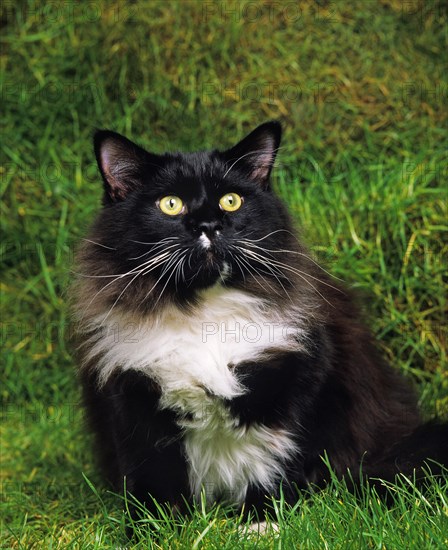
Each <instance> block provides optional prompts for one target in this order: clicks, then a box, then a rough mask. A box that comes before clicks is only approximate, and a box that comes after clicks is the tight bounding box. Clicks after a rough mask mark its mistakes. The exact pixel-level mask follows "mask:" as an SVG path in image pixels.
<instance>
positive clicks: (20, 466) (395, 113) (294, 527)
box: [0, 0, 448, 549]
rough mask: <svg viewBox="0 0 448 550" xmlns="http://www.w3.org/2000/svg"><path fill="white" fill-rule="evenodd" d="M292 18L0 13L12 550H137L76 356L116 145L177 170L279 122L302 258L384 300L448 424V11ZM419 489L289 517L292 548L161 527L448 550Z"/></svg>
mask: <svg viewBox="0 0 448 550" xmlns="http://www.w3.org/2000/svg"><path fill="white" fill-rule="evenodd" d="M285 5H288V6H289V8H288V9H286V8H285V7H284V6H285ZM285 5H283V4H282V3H280V2H264V3H262V4H255V3H254V2H248V1H246V2H238V3H236V2H224V3H211V2H202V3H201V2H199V1H194V2H158V1H154V2H149V1H148V2H143V1H142V2H138V3H137V4H125V3H122V2H108V3H107V4H106V3H101V2H95V3H92V2H89V3H84V4H82V3H81V4H80V5H78V4H77V3H71V2H61V3H56V2H55V3H44V2H42V3H40V2H12V1H8V0H6V1H5V2H3V5H2V18H1V21H2V25H3V32H2V38H1V40H2V52H1V57H0V59H1V63H2V69H3V70H2V83H1V85H2V100H3V104H4V109H3V116H2V123H3V130H2V140H1V142H2V143H1V146H2V157H1V168H0V170H1V173H0V184H1V194H2V201H1V205H0V208H1V211H0V212H1V222H2V236H3V239H2V248H1V260H2V333H1V339H2V345H3V357H2V371H3V372H2V386H1V390H0V391H1V397H2V409H1V411H2V445H1V458H2V466H1V480H2V481H1V483H2V485H1V495H2V502H1V506H2V516H3V522H2V532H1V544H0V546H1V547H2V548H10V547H12V548H119V547H126V546H128V547H130V544H129V543H127V542H126V539H125V537H124V517H125V515H124V514H123V511H122V510H123V509H124V508H125V505H124V503H123V501H122V500H121V499H120V498H119V497H117V496H113V495H111V494H109V493H108V492H107V491H106V490H105V489H104V488H103V486H102V484H101V480H100V476H99V473H98V472H97V471H96V469H95V467H94V464H93V461H92V455H91V447H90V444H91V439H90V436H89V435H87V434H86V433H85V431H84V429H83V427H82V413H81V411H80V410H79V406H78V402H79V388H78V385H77V383H76V377H75V366H74V363H73V359H72V358H71V356H70V349H69V346H68V344H67V341H68V338H69V336H70V330H71V329H70V324H69V317H68V311H67V305H66V289H67V286H68V284H69V282H70V279H71V274H70V266H71V262H72V259H73V251H74V246H75V243H76V242H77V241H78V240H79V239H80V238H81V237H82V236H83V235H84V234H85V232H86V229H87V227H88V225H89V223H90V222H91V220H92V218H93V216H94V213H95V211H97V209H98V207H99V200H100V196H101V186H100V182H99V177H98V175H97V170H96V166H95V163H94V157H93V153H92V145H91V135H92V132H93V130H94V128H97V127H98V128H101V127H109V128H111V129H115V130H117V131H120V132H123V133H126V134H127V135H129V136H130V137H132V138H134V139H135V140H137V141H139V142H140V143H142V144H143V145H145V146H147V147H148V148H151V149H153V150H154V151H158V152H160V151H164V150H166V149H171V150H174V149H182V150H194V149H197V148H206V147H216V146H218V147H227V146H230V145H232V144H233V143H234V142H235V141H236V140H237V139H239V138H240V137H241V136H242V135H244V133H245V132H247V131H248V130H250V129H251V128H252V127H254V126H256V125H257V124H258V123H260V122H262V121H264V120H266V119H271V118H278V119H280V120H281V121H282V122H283V125H284V128H285V137H284V142H283V148H282V149H281V151H280V155H279V159H278V168H277V170H276V173H275V185H276V188H277V190H278V192H279V193H280V195H281V196H282V197H283V198H284V199H285V201H286V202H287V203H288V204H289V207H290V209H291V212H292V213H293V215H294V218H295V219H296V220H297V224H298V226H299V227H300V228H301V229H302V232H303V235H304V239H305V241H306V242H307V243H308V244H309V245H310V247H311V249H312V250H313V252H314V254H315V256H316V257H317V258H319V259H320V260H321V261H323V263H324V264H325V265H326V266H327V267H329V268H330V269H331V271H332V272H333V273H334V274H335V275H337V276H338V277H340V278H342V279H344V280H345V281H347V283H348V284H351V285H353V286H355V287H357V288H358V289H359V290H360V291H361V293H363V294H364V295H365V308H366V311H367V312H368V315H369V316H370V318H371V325H372V328H373V330H374V331H375V333H376V334H377V335H378V337H379V339H380V346H381V348H382V351H383V353H384V355H385V356H386V357H387V358H388V359H389V361H390V362H391V363H392V364H393V365H394V366H395V367H396V368H397V369H401V370H402V371H403V372H404V373H405V374H406V375H407V376H409V377H410V378H411V379H412V380H413V381H415V383H418V384H419V389H420V395H421V405H422V408H423V410H424V412H425V415H426V416H428V417H431V416H434V415H435V414H438V415H440V416H444V415H447V413H448V373H447V356H446V343H447V322H446V309H447V308H446V278H445V276H446V271H447V261H446V258H447V239H446V229H447V223H446V220H447V211H446V210H447V202H448V190H447V185H446V176H447V168H446V166H447V160H448V159H447V153H446V149H447V147H446V146H447V141H448V140H447V137H448V136H447V131H446V124H447V111H446V97H445V95H446V90H447V86H448V82H447V77H446V71H445V72H444V65H443V59H442V55H443V52H444V51H445V50H446V34H444V25H445V24H446V8H445V7H444V6H445V5H444V2H443V1H440V2H439V1H437V0H434V1H432V0H426V1H424V2H423V1H418V0H415V1H403V2H402V1H400V0H381V1H378V2H373V1H372V2H371V1H368V0H359V1H356V2H342V1H341V2H326V1H324V0H320V1H319V2H317V1H314V0H303V1H300V2H299V3H286V4H285ZM83 474H84V475H85V476H87V478H88V479H89V483H88V482H87V481H86V480H85V478H84V477H83ZM403 484H404V485H403V486H402V487H401V488H400V487H398V488H396V493H397V501H396V503H395V505H394V506H393V507H392V509H391V510H387V509H386V507H385V506H384V505H383V504H381V502H379V501H378V499H377V498H375V495H374V494H372V493H369V494H367V495H365V496H364V498H363V499H361V501H355V500H354V498H353V497H351V496H350V495H349V494H348V493H347V492H346V491H345V490H344V487H343V485H341V484H338V483H336V482H334V484H333V485H332V486H331V487H330V488H329V489H328V490H326V491H324V492H322V493H320V494H315V495H313V496H312V497H311V498H310V499H304V498H302V497H301V498H300V500H299V503H298V506H297V507H296V508H295V509H294V510H292V511H291V510H287V509H285V507H283V506H282V505H281V504H280V505H279V506H280V508H279V512H278V514H279V518H278V523H279V525H280V534H279V535H274V534H272V533H271V534H267V535H266V536H262V537H259V536H258V535H254V534H251V535H248V534H247V535H244V533H243V534H242V532H241V527H239V526H238V520H237V519H235V518H231V517H229V516H228V515H226V513H225V511H222V510H216V509H215V510H212V511H211V512H205V511H202V510H201V509H200V508H199V509H198V510H197V511H196V512H195V513H194V514H193V516H192V518H191V520H189V521H188V522H180V521H178V520H177V521H175V520H169V521H166V522H159V523H158V524H157V525H153V529H155V530H156V531H158V532H159V533H160V534H159V537H158V538H157V537H153V539H152V540H153V545H154V547H155V548H157V547H162V548H236V547H238V548H254V547H257V548H293V547H300V548H310V549H315V548H319V549H320V548H342V549H345V548H378V549H382V548H387V549H390V548H397V549H398V548H400V549H401V548H418V549H421V548H442V547H444V545H446V544H447V542H448V525H447V521H448V491H447V484H446V482H442V483H441V485H440V486H439V485H437V484H436V483H435V482H434V484H433V488H432V490H431V491H430V492H429V494H428V496H425V497H423V496H422V495H419V494H418V493H416V492H415V491H413V490H412V489H411V488H410V487H408V485H407V483H406V482H405V481H404V482H403ZM92 487H94V488H95V490H92ZM146 522H147V523H148V522H150V520H149V519H147V520H146ZM138 530H139V531H141V535H142V542H141V547H142V548H143V547H148V540H149V536H150V535H149V531H148V526H147V525H146V526H145V525H144V524H143V525H141V526H139V527H138ZM136 546H137V545H136Z"/></svg>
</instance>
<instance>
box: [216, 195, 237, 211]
mask: <svg viewBox="0 0 448 550" xmlns="http://www.w3.org/2000/svg"><path fill="white" fill-rule="evenodd" d="M242 204H243V199H242V197H240V196H239V195H238V193H227V195H224V196H223V197H221V199H220V200H219V206H220V208H221V210H225V211H226V212H235V210H238V208H241V205H242Z"/></svg>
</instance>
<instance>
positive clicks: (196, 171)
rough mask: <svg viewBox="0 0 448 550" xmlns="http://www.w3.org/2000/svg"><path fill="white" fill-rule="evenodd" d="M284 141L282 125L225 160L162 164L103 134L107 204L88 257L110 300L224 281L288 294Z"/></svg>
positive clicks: (177, 158) (263, 130) (265, 127)
mask: <svg viewBox="0 0 448 550" xmlns="http://www.w3.org/2000/svg"><path fill="white" fill-rule="evenodd" d="M280 138H281V127H280V124H279V123H278V122H267V123H265V124H262V125H261V126H259V127H257V128H256V129H255V130H254V131H253V132H252V133H250V134H249V135H248V136H247V137H246V138H244V139H243V140H242V141H240V142H239V143H237V144H236V145H235V146H234V147H232V148H230V149H228V150H225V151H216V150H215V151H206V152H196V153H166V154H163V155H157V154H154V153H149V152H147V151H145V150H144V149H142V148H141V147H139V146H137V145H136V144H134V143H133V142H131V141H129V140H128V139H127V138H125V137H123V136H121V135H119V134H116V133H114V132H110V131H99V132H97V133H96V135H95V139H94V142H95V153H96V157H97V161H98V165H99V168H100V171H101V175H102V177H103V181H104V199H103V209H102V212H101V213H100V216H99V218H98V220H97V222H96V224H95V226H94V229H93V233H92V235H91V237H92V238H91V240H90V244H89V245H88V246H89V252H88V254H86V255H85V257H88V258H89V265H90V271H93V272H94V273H95V274H105V275H106V276H107V277H110V281H108V280H107V279H106V278H105V279H104V283H105V284H106V283H108V284H109V283H110V284H109V289H108V291H107V294H113V295H114V296H116V299H119V301H120V302H126V301H127V299H129V298H130V297H132V296H135V295H136V294H139V296H140V298H139V299H140V300H141V296H143V295H144V296H145V299H146V300H148V302H152V301H153V298H155V299H156V300H159V299H160V297H161V296H162V295H163V296H164V298H165V297H169V296H171V297H175V298H176V297H177V298H181V299H182V298H185V299H187V300H188V299H189V298H190V297H191V296H192V295H194V293H195V292H196V291H197V290H199V289H203V288H206V287H210V286H212V285H215V284H216V283H219V282H221V283H222V284H224V285H229V286H232V285H233V286H240V287H241V286H242V285H248V284H249V283H248V281H252V282H253V281H254V280H255V281H257V280H258V281H257V282H256V284H255V285H253V286H255V288H258V292H260V291H262V290H263V289H269V288H271V289H272V288H273V286H275V287H278V286H279V283H280V285H282V286H283V282H282V280H281V279H282V278H283V275H284V273H283V271H282V269H281V267H280V266H276V264H275V262H276V261H278V260H280V258H279V257H278V255H277V256H276V254H278V253H279V252H280V251H281V250H282V249H283V248H285V243H287V242H289V240H290V233H289V231H290V222H289V217H288V215H287V213H286V210H285V209H284V207H283V206H282V204H281V203H280V201H279V200H278V199H277V198H276V197H275V195H274V194H273V193H272V191H271V185H270V174H271V170H272V167H273V164H274V161H275V157H276V153H277V150H278V148H279V144H280ZM92 241H95V242H96V243H97V244H96V245H95V244H93V243H92ZM269 251H275V252H272V253H270V252H269ZM95 258H96V260H95ZM269 259H270V260H272V261H271V264H270V265H268V264H269V262H268V261H267V260H269ZM93 264H95V268H93ZM92 268H93V269H92ZM114 275H115V276H116V277H118V278H115V279H113V278H112V276H114ZM100 276H101V275H100ZM112 289H116V290H115V292H112Z"/></svg>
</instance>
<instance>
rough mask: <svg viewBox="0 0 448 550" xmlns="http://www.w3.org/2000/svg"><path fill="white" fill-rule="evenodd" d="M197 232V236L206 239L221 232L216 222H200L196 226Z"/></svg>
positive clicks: (219, 225) (220, 226) (220, 227)
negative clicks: (204, 236)
mask: <svg viewBox="0 0 448 550" xmlns="http://www.w3.org/2000/svg"><path fill="white" fill-rule="evenodd" d="M197 231H198V233H199V235H202V234H204V235H206V236H207V237H209V238H211V237H216V235H218V234H219V232H220V231H222V225H221V224H220V223H219V222H217V221H213V222H201V223H199V224H198V228H197Z"/></svg>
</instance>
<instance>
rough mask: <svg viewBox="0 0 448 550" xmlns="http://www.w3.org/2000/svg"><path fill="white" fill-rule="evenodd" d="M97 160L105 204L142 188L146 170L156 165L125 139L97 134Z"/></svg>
mask: <svg viewBox="0 0 448 550" xmlns="http://www.w3.org/2000/svg"><path fill="white" fill-rule="evenodd" d="M93 141H94V147H95V155H96V160H97V162H98V166H99V169H100V172H101V175H102V177H103V180H104V187H105V192H106V193H105V200H106V201H107V202H118V201H122V200H125V199H126V197H127V195H128V194H129V193H130V192H131V191H134V190H135V189H138V188H139V187H141V186H142V185H143V179H144V173H145V168H147V167H149V166H152V167H154V165H157V159H159V157H157V155H151V154H150V153H147V152H146V151H145V150H144V149H142V148H141V147H139V146H138V145H136V144H135V143H133V142H132V141H130V140H128V139H127V138H125V137H124V136H122V135H120V134H117V133H116V132H111V131H109V130H99V131H97V132H96V133H95V136H94V138H93Z"/></svg>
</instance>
